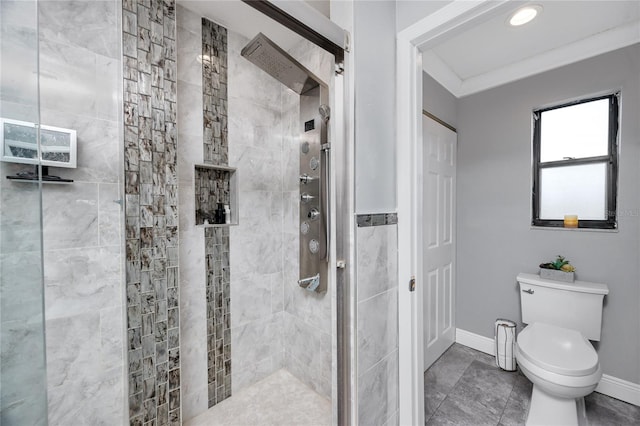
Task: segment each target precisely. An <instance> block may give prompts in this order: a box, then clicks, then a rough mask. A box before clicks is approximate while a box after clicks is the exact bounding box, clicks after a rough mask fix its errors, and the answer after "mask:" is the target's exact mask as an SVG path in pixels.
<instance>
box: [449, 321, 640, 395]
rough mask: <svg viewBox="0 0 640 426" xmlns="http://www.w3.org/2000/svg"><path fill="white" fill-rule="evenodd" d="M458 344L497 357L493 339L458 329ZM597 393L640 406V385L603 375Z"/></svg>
mask: <svg viewBox="0 0 640 426" xmlns="http://www.w3.org/2000/svg"><path fill="white" fill-rule="evenodd" d="M456 342H457V343H460V344H461V345H464V346H467V347H469V348H471V349H475V350H477V351H480V352H484V353H486V354H489V355H492V356H495V349H494V348H495V346H494V342H493V339H492V338H490V337H484V336H481V335H479V334H475V333H471V332H470V331H467V330H462V329H460V328H456ZM596 392H599V393H601V394H603V395H607V396H610V397H612V398H616V399H619V400H621V401H624V402H628V403H629V404H633V405H637V406H640V384H637V383H632V382H628V381H626V380H622V379H619V378H617V377H613V376H609V375H608V374H603V375H602V379H600V383H599V384H598V387H597V388H596Z"/></svg>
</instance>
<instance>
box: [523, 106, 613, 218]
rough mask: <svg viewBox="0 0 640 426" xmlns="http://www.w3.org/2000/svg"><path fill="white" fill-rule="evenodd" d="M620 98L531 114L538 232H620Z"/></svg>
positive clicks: (534, 205) (535, 212) (535, 216)
mask: <svg viewBox="0 0 640 426" xmlns="http://www.w3.org/2000/svg"><path fill="white" fill-rule="evenodd" d="M618 95H619V94H612V95H607V96H600V97H596V98H589V99H582V100H579V101H576V102H572V103H569V104H564V105H559V106H554V107H550V108H544V109H538V110H535V111H533V122H534V126H533V220H532V224H533V225H534V226H550V227H561V226H563V220H564V216H565V215H578V220H579V227H580V228H600V229H615V228H616V226H617V224H616V194H617V180H618V143H617V139H618Z"/></svg>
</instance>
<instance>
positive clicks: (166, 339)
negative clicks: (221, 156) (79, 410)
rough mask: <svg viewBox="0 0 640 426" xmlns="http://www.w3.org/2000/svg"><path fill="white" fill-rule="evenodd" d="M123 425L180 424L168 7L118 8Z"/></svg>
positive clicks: (172, 44)
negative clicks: (121, 90)
mask: <svg viewBox="0 0 640 426" xmlns="http://www.w3.org/2000/svg"><path fill="white" fill-rule="evenodd" d="M122 21H123V33H122V41H123V54H124V66H123V70H124V75H123V77H124V125H125V129H124V130H125V131H124V134H125V144H124V146H125V170H124V172H125V211H126V217H125V224H126V238H127V239H126V264H125V267H126V283H127V332H128V334H127V335H128V342H127V344H128V361H129V376H128V380H129V418H130V424H131V425H142V424H147V423H149V422H151V423H152V424H157V425H167V424H171V425H176V424H180V423H181V412H180V406H181V401H180V379H181V374H180V315H179V282H180V281H179V270H178V256H179V248H178V196H179V195H178V185H177V184H178V176H177V170H176V163H177V161H176V160H177V134H176V132H177V131H176V121H177V109H176V98H177V83H176V79H177V64H176V59H177V58H176V20H175V2H174V1H173V0H164V1H160V0H125V1H124V2H123V3H122Z"/></svg>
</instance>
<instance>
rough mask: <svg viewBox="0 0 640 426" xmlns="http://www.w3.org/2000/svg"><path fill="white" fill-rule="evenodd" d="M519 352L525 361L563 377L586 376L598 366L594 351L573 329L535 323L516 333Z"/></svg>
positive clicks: (596, 354)
mask: <svg viewBox="0 0 640 426" xmlns="http://www.w3.org/2000/svg"><path fill="white" fill-rule="evenodd" d="M517 345H518V349H519V351H520V354H521V355H522V356H524V357H525V358H526V359H527V360H528V361H529V362H531V363H533V364H536V365H538V366H539V367H541V368H544V369H545V370H547V371H552V372H554V373H558V374H564V375H566V376H586V375H588V374H592V373H594V372H595V371H596V370H597V369H598V353H597V352H596V351H595V349H593V346H591V343H589V341H588V340H587V339H586V338H585V337H584V336H583V335H582V334H580V332H578V331H576V330H570V329H568V328H562V327H557V326H553V325H548V324H543V323H535V324H531V325H529V326H528V327H526V328H525V329H524V330H522V332H520V334H519V335H518V341H517Z"/></svg>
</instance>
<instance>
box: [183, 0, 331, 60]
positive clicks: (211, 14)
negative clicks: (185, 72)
mask: <svg viewBox="0 0 640 426" xmlns="http://www.w3.org/2000/svg"><path fill="white" fill-rule="evenodd" d="M305 1H306V2H307V3H308V4H309V5H311V6H312V7H313V8H314V9H316V10H317V11H318V12H320V13H321V14H323V15H325V16H327V17H328V16H329V0H305ZM178 4H180V5H182V6H184V7H186V8H187V9H189V10H191V11H193V12H196V13H197V14H199V15H200V16H204V17H206V18H208V19H210V20H211V21H214V22H216V23H217V24H220V25H222V26H223V27H225V28H227V29H229V30H231V31H234V32H236V33H239V34H241V35H243V36H245V37H247V38H249V39H252V38H253V37H255V36H256V34H258V33H259V32H261V33H263V34H265V35H266V36H267V37H269V38H270V39H271V40H273V41H274V42H275V43H276V44H278V45H279V46H280V47H282V48H283V49H284V50H289V49H290V48H291V47H292V46H293V45H294V44H295V43H296V42H297V41H299V40H300V36H299V35H298V34H296V33H294V32H293V31H291V30H289V29H288V28H285V27H284V26H283V25H280V24H278V23H277V22H276V21H274V20H272V19H271V18H269V17H267V16H266V15H264V14H262V13H261V12H258V11H257V10H255V9H254V8H252V7H251V6H248V5H247V4H245V3H243V2H242V1H241V0H216V1H202V0H178Z"/></svg>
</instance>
